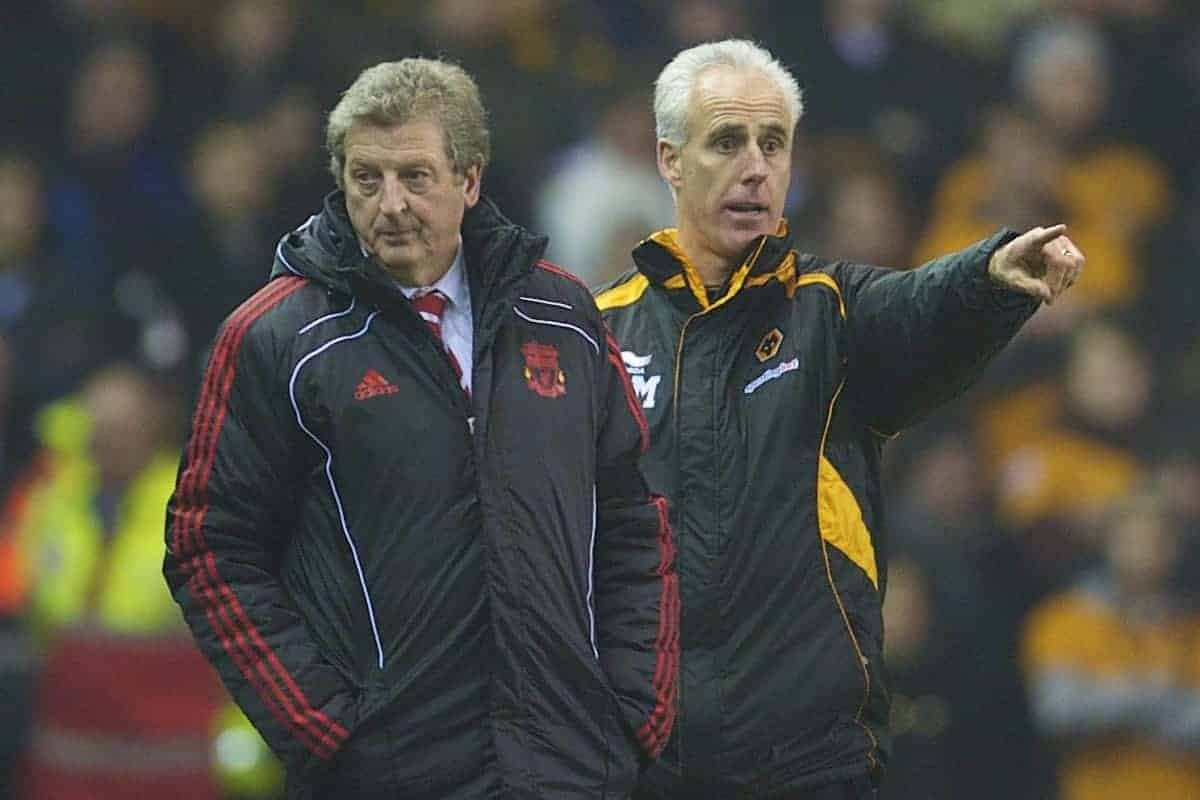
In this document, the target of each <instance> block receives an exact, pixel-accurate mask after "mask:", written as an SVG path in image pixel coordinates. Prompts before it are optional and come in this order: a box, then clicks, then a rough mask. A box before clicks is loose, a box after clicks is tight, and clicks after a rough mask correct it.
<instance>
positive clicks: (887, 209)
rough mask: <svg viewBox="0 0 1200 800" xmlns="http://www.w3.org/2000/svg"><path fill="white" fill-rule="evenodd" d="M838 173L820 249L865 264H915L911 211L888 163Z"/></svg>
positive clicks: (830, 191)
mask: <svg viewBox="0 0 1200 800" xmlns="http://www.w3.org/2000/svg"><path fill="white" fill-rule="evenodd" d="M843 169H844V167H843ZM837 172H838V174H835V176H834V177H833V178H832V179H831V180H830V182H829V187H828V188H827V189H826V191H825V198H824V202H825V204H826V209H825V213H824V223H823V226H822V227H823V231H822V236H821V245H820V250H819V251H818V252H822V253H828V254H836V255H837V257H838V258H841V259H845V260H846V261H855V262H858V263H860V264H876V265H879V266H883V267H896V268H903V267H908V266H910V265H911V264H912V263H913V262H912V260H911V259H912V244H911V242H910V239H909V237H910V228H909V224H908V220H909V216H910V215H909V210H908V205H907V202H906V199H905V198H904V196H903V192H902V190H901V188H900V185H899V183H898V182H897V181H896V179H895V178H894V177H893V176H892V175H891V174H890V173H889V172H888V171H887V170H886V168H884V167H883V166H876V167H874V168H870V167H867V168H860V169H853V168H851V169H849V170H847V171H846V172H841V171H837ZM981 238H982V237H981ZM926 260H928V259H926Z"/></svg>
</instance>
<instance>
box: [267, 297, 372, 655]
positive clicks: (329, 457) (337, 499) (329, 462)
mask: <svg viewBox="0 0 1200 800" xmlns="http://www.w3.org/2000/svg"><path fill="white" fill-rule="evenodd" d="M378 315H379V312H378V311H372V312H371V313H370V314H369V315H367V321H366V323H365V324H363V326H362V328H361V329H360V330H359V331H358V332H357V333H351V334H347V335H345V336H339V337H338V338H336V339H331V340H330V341H328V342H326V343H325V344H323V345H321V346H320V347H318V348H317V349H316V350H313V351H312V352H311V353H309V354H308V355H306V356H305V357H304V358H302V359H300V363H298V364H297V365H296V368H295V369H294V370H292V378H291V380H289V381H288V397H289V398H290V399H291V401H292V409H293V410H294V411H295V412H296V422H297V424H299V425H300V430H302V431H304V432H305V433H307V434H308V436H309V438H310V439H312V440H313V441H314V442H316V443H317V446H318V447H320V448H321V449H322V450H324V451H325V477H326V478H327V479H328V480H329V491H331V492H332V493H333V501H334V503H335V504H337V510H338V519H339V521H340V522H341V524H342V534H343V535H344V536H345V537H346V543H347V544H348V545H350V555H351V556H353V558H354V568H355V570H357V571H358V584H359V586H361V587H362V591H363V597H364V598H365V599H366V601H367V617H368V618H369V619H370V620H371V633H373V634H374V635H375V650H376V652H378V653H379V669H381V670H382V669H383V644H382V642H380V641H379V626H378V625H376V624H375V606H374V605H373V604H372V603H371V593H370V592H369V591H368V590H367V579H366V576H364V575H363V568H362V562H361V561H359V559H358V548H357V547H356V546H355V544H354V537H353V536H351V535H350V526H349V525H348V524H346V512H345V510H344V509H343V508H342V498H341V495H339V494H338V490H337V484H335V483H334V481H333V451H332V450H330V449H329V448H328V447H326V446H325V443H324V442H322V441H321V440H320V439H319V438H318V437H317V435H316V434H315V433H313V432H312V431H310V430H309V429H308V427H307V426H305V424H304V420H303V419H302V418H301V416H300V405H299V404H298V403H297V402H296V378H297V376H299V374H300V370H301V368H303V367H304V365H305V364H306V363H308V362H309V361H310V360H311V359H313V358H315V357H316V356H319V355H320V354H321V353H323V352H325V351H326V350H328V349H329V348H330V347H333V346H334V345H335V344H338V343H339V342H345V341H347V340H350V339H357V338H358V337H360V336H362V335H364V334H365V333H366V332H367V329H368V328H370V327H371V321H372V320H374V319H375V317H376V316H378Z"/></svg>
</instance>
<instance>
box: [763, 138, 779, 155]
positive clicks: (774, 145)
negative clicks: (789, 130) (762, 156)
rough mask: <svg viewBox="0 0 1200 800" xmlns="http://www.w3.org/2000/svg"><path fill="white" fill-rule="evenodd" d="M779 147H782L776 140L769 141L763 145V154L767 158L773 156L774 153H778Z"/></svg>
mask: <svg viewBox="0 0 1200 800" xmlns="http://www.w3.org/2000/svg"><path fill="white" fill-rule="evenodd" d="M781 147H783V145H781V144H780V143H779V142H778V141H777V140H775V139H770V140H768V141H767V142H766V143H764V144H763V152H764V153H766V154H767V155H769V156H770V155H775V154H776V153H778V152H779V150H780V148H781Z"/></svg>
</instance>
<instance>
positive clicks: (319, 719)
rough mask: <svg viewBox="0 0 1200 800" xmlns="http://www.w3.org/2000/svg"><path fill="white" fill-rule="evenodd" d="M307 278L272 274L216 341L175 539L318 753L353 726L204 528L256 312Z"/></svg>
mask: <svg viewBox="0 0 1200 800" xmlns="http://www.w3.org/2000/svg"><path fill="white" fill-rule="evenodd" d="M306 284H307V281H306V280H305V279H303V278H296V277H285V278H278V279H276V280H273V281H271V282H270V283H269V284H267V286H265V287H264V288H263V289H262V290H260V291H259V292H258V293H257V294H255V295H254V296H253V297H251V298H250V299H249V300H247V301H246V302H245V303H243V304H242V305H241V306H240V307H239V308H238V309H237V310H236V311H234V312H233V314H231V315H230V317H229V320H228V321H227V322H226V323H225V326H224V328H223V329H222V331H221V334H220V336H219V337H218V339H217V343H216V345H215V346H214V347H213V354H212V356H211V358H210V359H209V363H208V367H207V370H206V372H205V376H204V382H203V384H202V387H201V391H200V398H199V400H198V402H197V404H196V411H195V414H194V415H193V418H192V434H191V440H190V441H189V442H188V445H187V450H186V456H185V458H186V466H185V468H184V470H183V472H182V474H181V476H180V480H179V487H178V490H177V512H176V515H175V520H174V526H173V529H172V544H173V549H174V551H175V554H176V556H177V558H178V559H179V562H180V565H181V568H182V571H183V572H184V574H185V575H187V576H188V588H189V590H190V591H191V593H192V596H193V597H194V598H195V599H196V601H197V602H198V603H199V604H200V606H201V608H203V609H204V614H205V618H206V619H207V620H208V622H209V624H210V625H211V626H212V628H213V631H214V632H215V633H216V634H217V636H218V638H219V639H220V641H221V646H222V647H223V648H224V650H225V652H226V653H227V654H228V656H229V658H230V661H231V662H232V663H233V664H234V665H235V666H236V667H237V669H238V670H239V671H240V672H241V673H242V675H243V676H244V677H245V679H246V680H247V682H248V683H249V684H250V685H251V686H252V687H254V689H255V691H256V692H257V693H258V695H259V698H260V700H261V701H262V703H263V705H264V706H265V707H266V708H267V709H268V710H269V711H270V712H271V714H272V715H273V716H274V717H275V719H276V720H277V721H278V722H279V723H280V725H281V726H282V727H283V728H284V729H285V730H290V731H291V732H292V734H293V735H294V736H295V737H296V738H297V739H298V740H299V741H301V742H303V744H304V746H305V747H307V748H308V749H309V750H310V751H312V752H313V753H314V754H315V755H316V756H318V757H319V758H322V759H328V758H329V757H330V756H332V754H333V753H334V752H335V751H336V750H337V749H338V748H339V747H340V745H341V743H342V742H343V741H345V739H346V738H347V737H348V736H349V733H348V731H347V730H346V729H345V727H344V726H342V725H341V724H340V723H338V722H336V721H335V720H332V719H330V718H329V717H328V716H327V715H326V714H324V713H323V712H321V711H320V710H319V709H317V708H315V707H314V706H313V705H312V703H310V702H309V700H308V698H307V697H306V696H305V694H304V691H303V690H302V689H301V688H300V686H299V685H298V684H297V683H296V681H295V679H294V678H293V676H292V675H291V673H290V672H289V671H288V670H287V668H286V667H285V666H284V665H283V663H282V662H281V661H280V660H279V657H278V655H277V654H276V653H275V651H274V650H272V648H271V647H270V645H268V644H267V642H266V641H265V640H264V639H263V637H262V635H261V633H260V632H259V630H258V628H257V627H256V626H255V624H254V622H253V620H251V619H250V616H249V615H248V614H247V613H246V610H245V608H244V607H243V606H242V603H241V601H240V600H239V599H238V597H237V594H236V593H235V592H234V591H233V590H232V589H231V588H230V586H229V585H228V584H227V583H226V582H225V581H224V580H223V579H222V577H221V574H220V571H219V569H218V568H217V563H216V558H215V556H214V554H213V552H212V551H211V550H210V549H209V548H208V546H207V544H206V542H205V540H204V533H203V528H204V518H205V516H206V514H207V513H208V481H209V479H210V477H211V475H212V469H213V464H214V462H215V459H216V452H217V442H218V440H219V439H220V435H221V430H222V428H223V426H224V423H225V418H226V414H227V412H228V408H229V396H230V394H231V392H232V390H233V383H234V378H235V373H236V364H237V354H238V350H239V348H240V347H241V344H242V340H243V339H244V337H245V335H246V332H247V331H248V330H249V329H250V326H251V325H253V323H254V322H255V321H256V320H258V319H259V318H260V317H261V316H262V315H263V314H265V313H266V312H267V311H269V310H270V309H271V308H273V307H275V306H276V305H278V304H279V303H281V302H282V301H283V300H284V298H286V297H288V296H289V295H291V294H292V293H293V292H295V291H297V290H298V289H300V288H301V287H303V286H305V285H306Z"/></svg>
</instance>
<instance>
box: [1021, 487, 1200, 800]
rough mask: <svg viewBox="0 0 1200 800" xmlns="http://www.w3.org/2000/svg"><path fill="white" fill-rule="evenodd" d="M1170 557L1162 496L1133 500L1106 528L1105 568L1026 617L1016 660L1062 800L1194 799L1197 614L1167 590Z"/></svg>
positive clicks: (1199, 724)
mask: <svg viewBox="0 0 1200 800" xmlns="http://www.w3.org/2000/svg"><path fill="white" fill-rule="evenodd" d="M1178 555H1179V531H1178V530H1177V529H1176V527H1175V522H1174V520H1173V519H1172V517H1171V515H1170V514H1169V513H1168V512H1167V510H1166V509H1165V508H1164V504H1163V500H1162V498H1161V497H1160V496H1158V495H1157V494H1155V493H1152V492H1147V493H1141V492H1139V493H1136V494H1134V495H1133V496H1132V497H1130V498H1129V499H1128V500H1127V501H1125V502H1124V503H1122V504H1121V507H1120V509H1119V510H1118V511H1117V513H1116V514H1115V515H1114V516H1113V518H1112V519H1111V520H1110V521H1109V522H1108V523H1107V524H1106V525H1105V548H1104V563H1103V565H1102V566H1101V567H1100V568H1099V569H1098V570H1097V571H1096V572H1094V573H1092V574H1089V575H1088V576H1086V577H1085V578H1083V579H1082V580H1081V581H1080V582H1079V583H1078V584H1076V585H1075V586H1074V587H1072V588H1071V589H1069V590H1067V591H1065V592H1063V593H1062V594H1059V595H1056V596H1054V597H1051V598H1050V599H1048V600H1046V601H1045V603H1043V604H1042V605H1041V606H1040V607H1038V608H1037V609H1036V610H1035V611H1034V613H1033V615H1032V617H1031V619H1030V621H1029V624H1028V627H1027V629H1026V633H1025V640H1024V648H1023V650H1024V652H1023V656H1024V663H1025V667H1026V670H1027V671H1028V675H1029V682H1030V691H1031V693H1032V698H1033V708H1034V712H1035V715H1036V719H1037V722H1038V725H1039V727H1040V729H1041V731H1042V733H1043V734H1044V735H1045V736H1047V737H1049V738H1050V739H1051V740H1052V741H1053V742H1054V744H1055V745H1056V746H1057V747H1058V749H1059V750H1060V752H1061V764H1060V769H1059V776H1060V784H1061V790H1062V798H1063V800H1108V799H1109V798H1111V799H1112V800H1126V799H1127V798H1132V797H1147V798H1154V800H1185V798H1186V799H1187V800H1191V799H1192V798H1196V797H1200V758H1198V757H1197V756H1198V755H1200V648H1198V647H1197V643H1198V642H1200V614H1197V612H1196V611H1195V610H1186V609H1183V608H1181V607H1180V605H1179V603H1178V602H1177V599H1176V597H1175V596H1173V594H1172V593H1171V591H1170V588H1169V587H1170V585H1171V578H1172V570H1173V569H1174V568H1175V566H1176V565H1177V559H1178Z"/></svg>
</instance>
